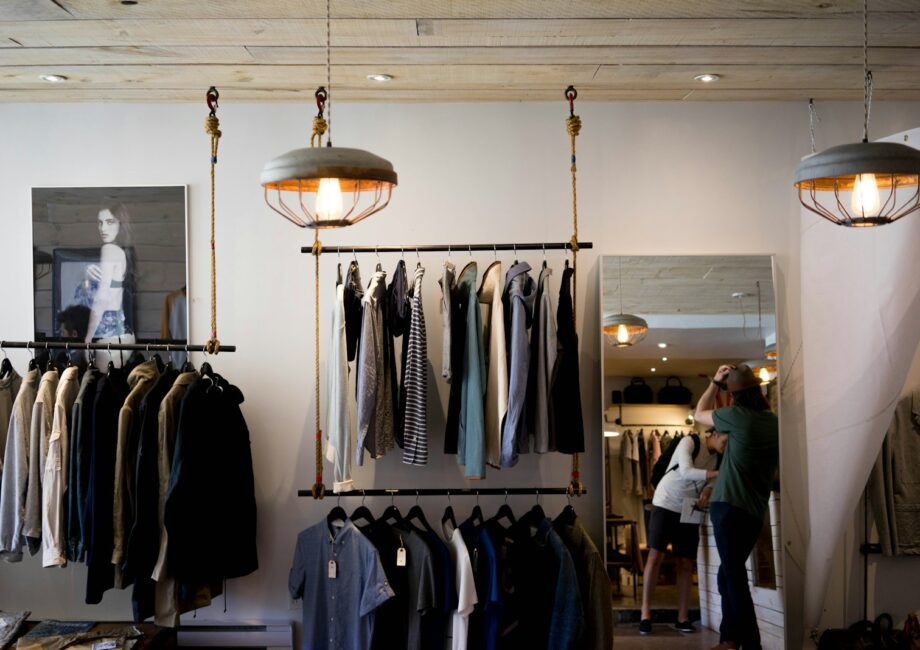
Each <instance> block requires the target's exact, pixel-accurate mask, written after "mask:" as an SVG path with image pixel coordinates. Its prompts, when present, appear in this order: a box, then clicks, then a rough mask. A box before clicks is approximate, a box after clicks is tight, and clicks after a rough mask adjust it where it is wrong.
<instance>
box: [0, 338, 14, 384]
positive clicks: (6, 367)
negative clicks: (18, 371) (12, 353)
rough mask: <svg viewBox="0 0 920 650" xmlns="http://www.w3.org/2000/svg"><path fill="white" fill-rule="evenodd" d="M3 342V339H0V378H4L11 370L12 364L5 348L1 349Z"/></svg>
mask: <svg viewBox="0 0 920 650" xmlns="http://www.w3.org/2000/svg"><path fill="white" fill-rule="evenodd" d="M5 343H6V342H5V341H0V352H3V361H0V379H5V378H6V377H7V376H9V375H10V374H11V373H12V372H13V364H12V362H11V361H10V358H9V356H7V354H6V350H4V349H3V346H4V345H5Z"/></svg>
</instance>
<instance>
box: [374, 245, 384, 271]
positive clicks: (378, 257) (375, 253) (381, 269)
mask: <svg viewBox="0 0 920 650" xmlns="http://www.w3.org/2000/svg"><path fill="white" fill-rule="evenodd" d="M374 255H376V256H377V273H380V272H381V271H383V266H382V265H381V264H380V251H378V250H377V247H376V246H374Z"/></svg>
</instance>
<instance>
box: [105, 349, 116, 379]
mask: <svg viewBox="0 0 920 650" xmlns="http://www.w3.org/2000/svg"><path fill="white" fill-rule="evenodd" d="M107 350H108V353H109V365H108V367H107V368H106V374H107V375H111V374H112V371H113V370H115V361H113V360H112V344H111V343H109V345H108V348H107Z"/></svg>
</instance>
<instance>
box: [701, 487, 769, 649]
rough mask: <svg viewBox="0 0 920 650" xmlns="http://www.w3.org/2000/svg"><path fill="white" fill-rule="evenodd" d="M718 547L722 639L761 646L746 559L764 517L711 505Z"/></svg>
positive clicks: (722, 503) (710, 513)
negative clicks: (760, 517)
mask: <svg viewBox="0 0 920 650" xmlns="http://www.w3.org/2000/svg"><path fill="white" fill-rule="evenodd" d="M709 519H710V521H711V522H712V527H713V532H714V533H715V538H716V547H717V548H718V549H719V558H720V560H721V564H720V566H719V595H720V596H721V597H722V624H721V625H720V626H719V640H720V641H734V642H735V643H737V644H738V645H739V646H741V647H742V648H743V649H744V650H760V648H761V645H760V630H759V628H758V627H757V616H756V615H755V613H754V601H753V600H752V599H751V588H750V586H749V585H748V574H747V567H746V566H745V563H746V562H747V559H748V556H749V555H750V554H751V551H753V550H754V544H756V543H757V538H758V537H760V529H761V528H762V527H763V520H762V519H758V518H757V517H755V516H754V515H752V514H750V513H749V512H747V511H746V510H742V509H741V508H736V507H734V506H732V505H729V504H728V503H724V502H715V503H712V504H710V506H709Z"/></svg>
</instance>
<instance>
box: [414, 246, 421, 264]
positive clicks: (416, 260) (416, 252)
mask: <svg viewBox="0 0 920 650" xmlns="http://www.w3.org/2000/svg"><path fill="white" fill-rule="evenodd" d="M415 268H416V269H420V268H422V256H421V255H419V254H418V248H416V249H415Z"/></svg>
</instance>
